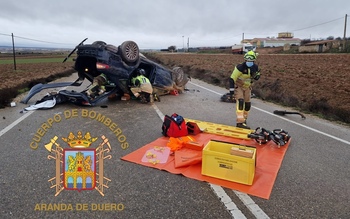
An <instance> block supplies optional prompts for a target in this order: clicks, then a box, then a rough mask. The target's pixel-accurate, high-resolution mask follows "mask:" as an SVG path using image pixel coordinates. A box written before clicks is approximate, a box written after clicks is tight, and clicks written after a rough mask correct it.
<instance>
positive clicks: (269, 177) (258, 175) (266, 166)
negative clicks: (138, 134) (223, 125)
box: [121, 133, 291, 199]
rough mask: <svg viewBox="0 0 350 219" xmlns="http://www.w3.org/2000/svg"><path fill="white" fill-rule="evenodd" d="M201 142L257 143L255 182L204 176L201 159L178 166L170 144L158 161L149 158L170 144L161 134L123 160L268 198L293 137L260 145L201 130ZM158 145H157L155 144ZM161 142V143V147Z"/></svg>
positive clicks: (197, 137) (198, 138) (198, 139)
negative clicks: (149, 155) (248, 182)
mask: <svg viewBox="0 0 350 219" xmlns="http://www.w3.org/2000/svg"><path fill="white" fill-rule="evenodd" d="M193 137H194V138H195V139H196V141H197V142H199V143H203V144H204V146H205V145H206V144H207V143H208V142H209V141H210V140H219V141H226V142H231V143H235V144H242V145H247V146H253V147H255V148H256V149H257V152H256V154H257V157H256V168H255V176H254V181H253V185H251V186H249V185H244V184H240V183H235V182H231V181H227V180H222V179H218V178H214V177H209V176H204V175H202V174H201V170H202V164H201V163H197V164H194V165H190V166H185V167H179V168H175V156H173V155H169V156H168V153H167V151H168V148H166V149H167V150H166V153H165V156H166V157H163V158H161V159H160V160H158V162H157V161H154V162H145V159H146V158H145V157H146V154H147V153H149V152H155V153H157V151H155V149H154V148H156V150H157V149H158V147H166V145H167V142H168V140H169V138H167V137H161V138H158V139H157V140H155V141H153V142H151V143H149V144H147V145H145V146H143V147H141V148H140V149H138V150H136V151H134V152H131V153H130V154H128V155H126V156H124V157H122V158H121V159H122V160H125V161H129V162H133V163H137V164H141V165H143V166H148V167H152V168H156V169H160V170H166V171H168V172H170V173H173V174H182V175H184V176H186V177H188V178H191V179H196V180H200V181H205V182H209V183H212V184H216V185H219V186H222V187H225V188H230V189H233V190H238V191H241V192H244V193H247V194H249V195H253V196H257V197H260V198H264V199H269V198H270V194H271V192H272V188H273V185H274V182H275V180H276V177H277V173H278V171H279V169H280V166H281V164H282V160H283V157H284V155H285V153H286V151H287V149H288V146H289V144H290V141H291V139H290V140H289V141H288V143H287V144H286V145H284V146H281V147H280V148H278V147H277V145H276V144H275V143H274V142H273V141H269V142H268V143H267V144H262V145H259V144H258V143H257V142H256V141H255V140H252V139H249V140H242V139H236V138H232V137H226V136H219V135H214V134H208V133H200V134H198V135H195V136H193ZM155 146H156V147H155ZM157 146H158V147H157Z"/></svg>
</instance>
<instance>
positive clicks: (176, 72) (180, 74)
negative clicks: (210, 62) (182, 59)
mask: <svg viewBox="0 0 350 219" xmlns="http://www.w3.org/2000/svg"><path fill="white" fill-rule="evenodd" d="M172 70H173V71H172V76H173V81H174V82H175V85H176V87H178V89H184V87H185V85H186V84H187V82H188V81H189V77H188V75H187V74H185V73H184V71H183V69H182V68H181V67H174V68H173V69H172Z"/></svg>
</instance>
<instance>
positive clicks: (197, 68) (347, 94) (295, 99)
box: [0, 53, 350, 124]
mask: <svg viewBox="0 0 350 219" xmlns="http://www.w3.org/2000/svg"><path fill="white" fill-rule="evenodd" d="M145 55H146V56H147V57H149V58H150V59H153V60H155V61H157V62H159V63H161V64H163V65H165V66H167V67H174V66H181V67H183V68H184V70H185V72H187V73H189V74H190V76H191V77H193V78H198V79H201V80H203V81H206V82H208V83H211V84H215V85H218V86H222V87H227V88H228V78H229V76H230V74H231V72H232V70H233V68H234V65H236V64H238V63H240V62H242V61H243V56H242V55H232V54H215V55H210V54H181V53H178V54H176V53H152V54H145ZM257 63H258V64H259V66H260V68H261V73H262V76H261V79H260V80H259V81H258V82H256V83H255V84H254V88H253V93H254V94H256V95H257V96H258V97H259V98H261V99H264V100H268V101H273V102H277V103H280V104H283V105H287V106H293V107H296V108H297V109H299V110H300V111H302V112H312V113H315V114H320V115H323V116H324V117H325V118H327V119H333V120H338V121H342V122H345V123H348V124H349V123H350V54H298V55H282V54H259V57H258V61H257ZM72 65H73V63H72V62H68V63H64V64H62V63H42V64H20V65H17V70H16V71H14V70H13V65H9V64H6V65H5V64H2V65H0V79H1V82H2V83H1V84H0V106H1V105H2V106H6V105H7V104H8V103H9V102H10V101H11V99H12V98H14V97H15V96H16V95H17V91H18V90H20V89H23V88H25V87H31V86H33V85H35V84H36V83H38V82H41V83H44V82H47V81H50V80H53V79H54V77H57V76H62V75H67V74H70V73H72V72H73V71H72V68H71V67H72Z"/></svg>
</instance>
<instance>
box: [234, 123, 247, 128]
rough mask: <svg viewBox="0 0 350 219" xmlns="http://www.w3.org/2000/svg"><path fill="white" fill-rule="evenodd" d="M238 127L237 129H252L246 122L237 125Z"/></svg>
mask: <svg viewBox="0 0 350 219" xmlns="http://www.w3.org/2000/svg"><path fill="white" fill-rule="evenodd" d="M236 127H237V128H243V129H250V127H249V126H247V124H246V123H245V122H242V123H237V125H236Z"/></svg>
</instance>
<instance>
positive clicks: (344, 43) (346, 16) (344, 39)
mask: <svg viewBox="0 0 350 219" xmlns="http://www.w3.org/2000/svg"><path fill="white" fill-rule="evenodd" d="M347 18H348V15H347V14H345V24H344V38H343V51H344V52H345V49H346V20H347Z"/></svg>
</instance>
